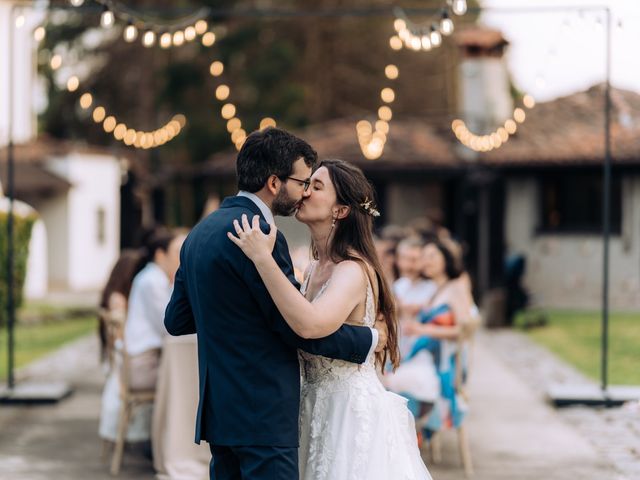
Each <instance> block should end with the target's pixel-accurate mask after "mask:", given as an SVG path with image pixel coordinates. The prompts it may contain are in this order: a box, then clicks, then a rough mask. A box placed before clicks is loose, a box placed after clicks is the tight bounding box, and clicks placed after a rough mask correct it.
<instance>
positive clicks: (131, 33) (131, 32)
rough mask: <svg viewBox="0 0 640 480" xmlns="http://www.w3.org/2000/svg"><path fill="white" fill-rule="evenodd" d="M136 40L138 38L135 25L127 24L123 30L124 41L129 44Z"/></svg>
mask: <svg viewBox="0 0 640 480" xmlns="http://www.w3.org/2000/svg"><path fill="white" fill-rule="evenodd" d="M136 38H138V29H137V28H136V27H135V25H133V24H131V23H130V24H129V25H127V27H126V28H125V29H124V39H125V41H127V42H129V43H131V42H133V41H134V40H135V39H136Z"/></svg>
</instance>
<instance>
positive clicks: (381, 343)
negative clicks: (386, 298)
mask: <svg viewBox="0 0 640 480" xmlns="http://www.w3.org/2000/svg"><path fill="white" fill-rule="evenodd" d="M373 328H375V329H376V330H377V331H378V345H377V346H376V352H381V351H383V350H384V348H385V347H386V346H387V336H388V335H389V330H387V323H386V322H385V319H384V315H383V314H381V313H379V314H378V318H377V319H376V323H375V325H374V326H373Z"/></svg>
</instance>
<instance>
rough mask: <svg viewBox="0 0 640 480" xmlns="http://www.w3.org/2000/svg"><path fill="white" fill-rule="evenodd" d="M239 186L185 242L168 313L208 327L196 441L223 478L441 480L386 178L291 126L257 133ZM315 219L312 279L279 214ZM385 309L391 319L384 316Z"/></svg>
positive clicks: (181, 322)
mask: <svg viewBox="0 0 640 480" xmlns="http://www.w3.org/2000/svg"><path fill="white" fill-rule="evenodd" d="M236 172H237V180H238V189H239V193H238V194H237V195H236V196H233V197H228V198H226V199H225V200H224V201H223V203H222V205H221V207H220V209H219V210H217V211H215V212H213V213H212V214H210V215H209V216H207V217H206V218H204V219H203V220H202V221H201V222H200V223H199V224H198V225H196V227H194V229H193V230H192V231H191V233H190V234H189V236H188V237H187V239H186V241H185V242H184V245H183V247H182V250H181V253H180V267H179V269H178V272H177V274H176V277H175V284H174V290H173V294H172V297H171V301H170V302H169V305H168V306H167V310H166V313H165V326H166V328H167V330H168V331H169V333H170V334H172V335H186V334H192V333H197V335H198V366H199V375H200V402H199V405H198V413H197V419H196V442H198V443H199V442H200V440H206V441H207V442H208V443H209V444H210V448H211V453H212V457H213V458H212V460H211V470H210V478H211V479H216V480H297V479H298V478H300V479H302V480H358V479H362V480H365V479H366V480H430V479H431V476H430V475H429V472H428V470H427V468H426V467H425V465H424V462H423V461H422V459H421V457H420V452H419V449H418V443H417V439H416V432H415V426H414V419H413V416H412V415H411V413H410V412H409V410H408V408H407V406H406V403H407V402H406V400H405V399H404V398H403V397H401V396H398V395H396V394H394V393H391V392H388V391H386V390H385V388H384V387H383V386H382V384H381V383H380V381H379V379H378V376H377V372H376V368H378V369H380V370H381V371H382V369H383V368H384V367H385V364H386V363H387V362H390V363H391V364H392V365H394V366H397V365H398V363H399V360H400V359H399V352H398V338H397V321H396V313H395V304H394V299H393V297H392V293H391V289H390V287H389V285H388V284H387V282H386V281H385V279H384V276H383V274H382V269H381V266H380V263H379V261H378V258H377V257H376V253H375V249H374V243H373V217H374V216H376V215H378V212H377V211H376V210H375V206H374V204H373V198H374V197H373V195H374V192H373V189H372V187H371V185H370V184H369V182H368V181H367V179H366V178H365V176H364V174H363V173H362V171H361V170H360V169H358V168H357V167H355V166H353V165H351V164H349V163H347V162H344V161H341V160H324V161H322V162H320V163H318V162H317V154H316V152H315V151H314V150H313V149H312V148H311V146H310V145H309V144H307V143H306V142H305V141H303V140H302V139H300V138H297V137H295V136H294V135H292V134H290V133H288V132H286V131H284V130H281V129H277V128H267V129H265V130H261V131H257V132H254V133H252V134H251V135H249V137H247V139H246V141H245V143H244V145H243V146H242V148H241V149H240V152H239V153H238V157H237V162H236ZM292 214H295V217H296V219H297V220H298V221H300V222H302V223H304V224H305V225H307V226H308V228H309V232H310V234H311V239H312V252H313V258H314V261H313V262H312V263H311V265H310V266H309V268H307V271H306V272H305V279H304V283H303V284H302V286H301V287H300V285H299V283H298V282H297V280H296V278H295V276H294V270H293V265H292V262H291V257H290V255H289V249H288V246H287V242H286V240H285V237H284V235H283V234H282V233H281V232H279V231H278V229H277V228H276V225H275V222H274V215H281V216H289V215H292ZM377 319H379V320H377Z"/></svg>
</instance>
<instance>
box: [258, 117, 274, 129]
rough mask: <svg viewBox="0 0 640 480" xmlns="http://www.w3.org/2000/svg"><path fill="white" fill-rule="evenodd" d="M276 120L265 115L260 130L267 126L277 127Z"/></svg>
mask: <svg viewBox="0 0 640 480" xmlns="http://www.w3.org/2000/svg"><path fill="white" fill-rule="evenodd" d="M275 126H276V121H275V120H274V119H273V118H271V117H265V118H263V119H262V120H261V121H260V130H263V129H265V128H267V127H275Z"/></svg>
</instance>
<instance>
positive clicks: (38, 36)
mask: <svg viewBox="0 0 640 480" xmlns="http://www.w3.org/2000/svg"><path fill="white" fill-rule="evenodd" d="M46 33H47V32H46V30H45V29H44V27H38V28H36V29H35V30H34V31H33V38H34V39H35V41H36V42H41V41H42V40H44V36H45V35H46Z"/></svg>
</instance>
